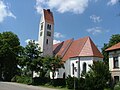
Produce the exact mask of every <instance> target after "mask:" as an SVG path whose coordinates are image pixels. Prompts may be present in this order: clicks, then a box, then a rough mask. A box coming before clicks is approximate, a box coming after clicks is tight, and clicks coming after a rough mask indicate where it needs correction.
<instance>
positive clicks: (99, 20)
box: [90, 15, 102, 23]
mask: <svg viewBox="0 0 120 90" xmlns="http://www.w3.org/2000/svg"><path fill="white" fill-rule="evenodd" d="M90 19H91V20H92V21H93V22H94V23H97V22H101V21H102V19H101V17H100V16H96V15H91V16H90Z"/></svg>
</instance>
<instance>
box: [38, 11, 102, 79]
mask: <svg viewBox="0 0 120 90" xmlns="http://www.w3.org/2000/svg"><path fill="white" fill-rule="evenodd" d="M53 37H54V17H53V13H52V12H51V11H50V9H47V10H46V9H43V13H42V16H41V20H40V24H39V34H38V44H39V46H40V47H41V51H42V52H43V56H48V55H49V56H53V55H55V56H56V55H58V56H61V57H62V61H63V62H64V66H65V68H64V69H63V68H60V69H58V70H57V71H56V72H55V75H54V78H66V77H67V76H68V75H70V76H72V77H73V76H75V77H80V76H81V73H82V72H87V71H89V65H92V64H93V61H99V60H100V61H102V60H103V56H102V54H101V53H100V51H99V50H98V48H97V47H96V45H95V44H94V42H93V41H92V40H91V38H90V37H83V38H79V39H77V40H74V39H73V38H72V39H69V40H66V41H63V42H61V43H58V44H54V45H53ZM52 76H53V75H52V73H50V77H51V78H52Z"/></svg>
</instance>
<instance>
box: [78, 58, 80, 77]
mask: <svg viewBox="0 0 120 90" xmlns="http://www.w3.org/2000/svg"><path fill="white" fill-rule="evenodd" d="M79 78H80V57H78V79H79Z"/></svg>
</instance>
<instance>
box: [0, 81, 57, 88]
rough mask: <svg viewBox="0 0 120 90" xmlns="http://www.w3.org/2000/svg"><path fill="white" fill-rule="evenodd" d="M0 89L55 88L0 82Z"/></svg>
mask: <svg viewBox="0 0 120 90" xmlns="http://www.w3.org/2000/svg"><path fill="white" fill-rule="evenodd" d="M0 90H57V89H51V88H45V87H37V86H31V85H24V84H18V83H11V82H0Z"/></svg>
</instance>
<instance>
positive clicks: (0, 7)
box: [0, 0, 16, 23]
mask: <svg viewBox="0 0 120 90" xmlns="http://www.w3.org/2000/svg"><path fill="white" fill-rule="evenodd" d="M6 17H13V18H15V19H16V16H15V15H14V14H13V13H12V12H11V11H10V10H9V7H8V6H7V5H5V3H4V2H3V1H2V0H0V23H2V22H3V21H4V19H5V18H6Z"/></svg>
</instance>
